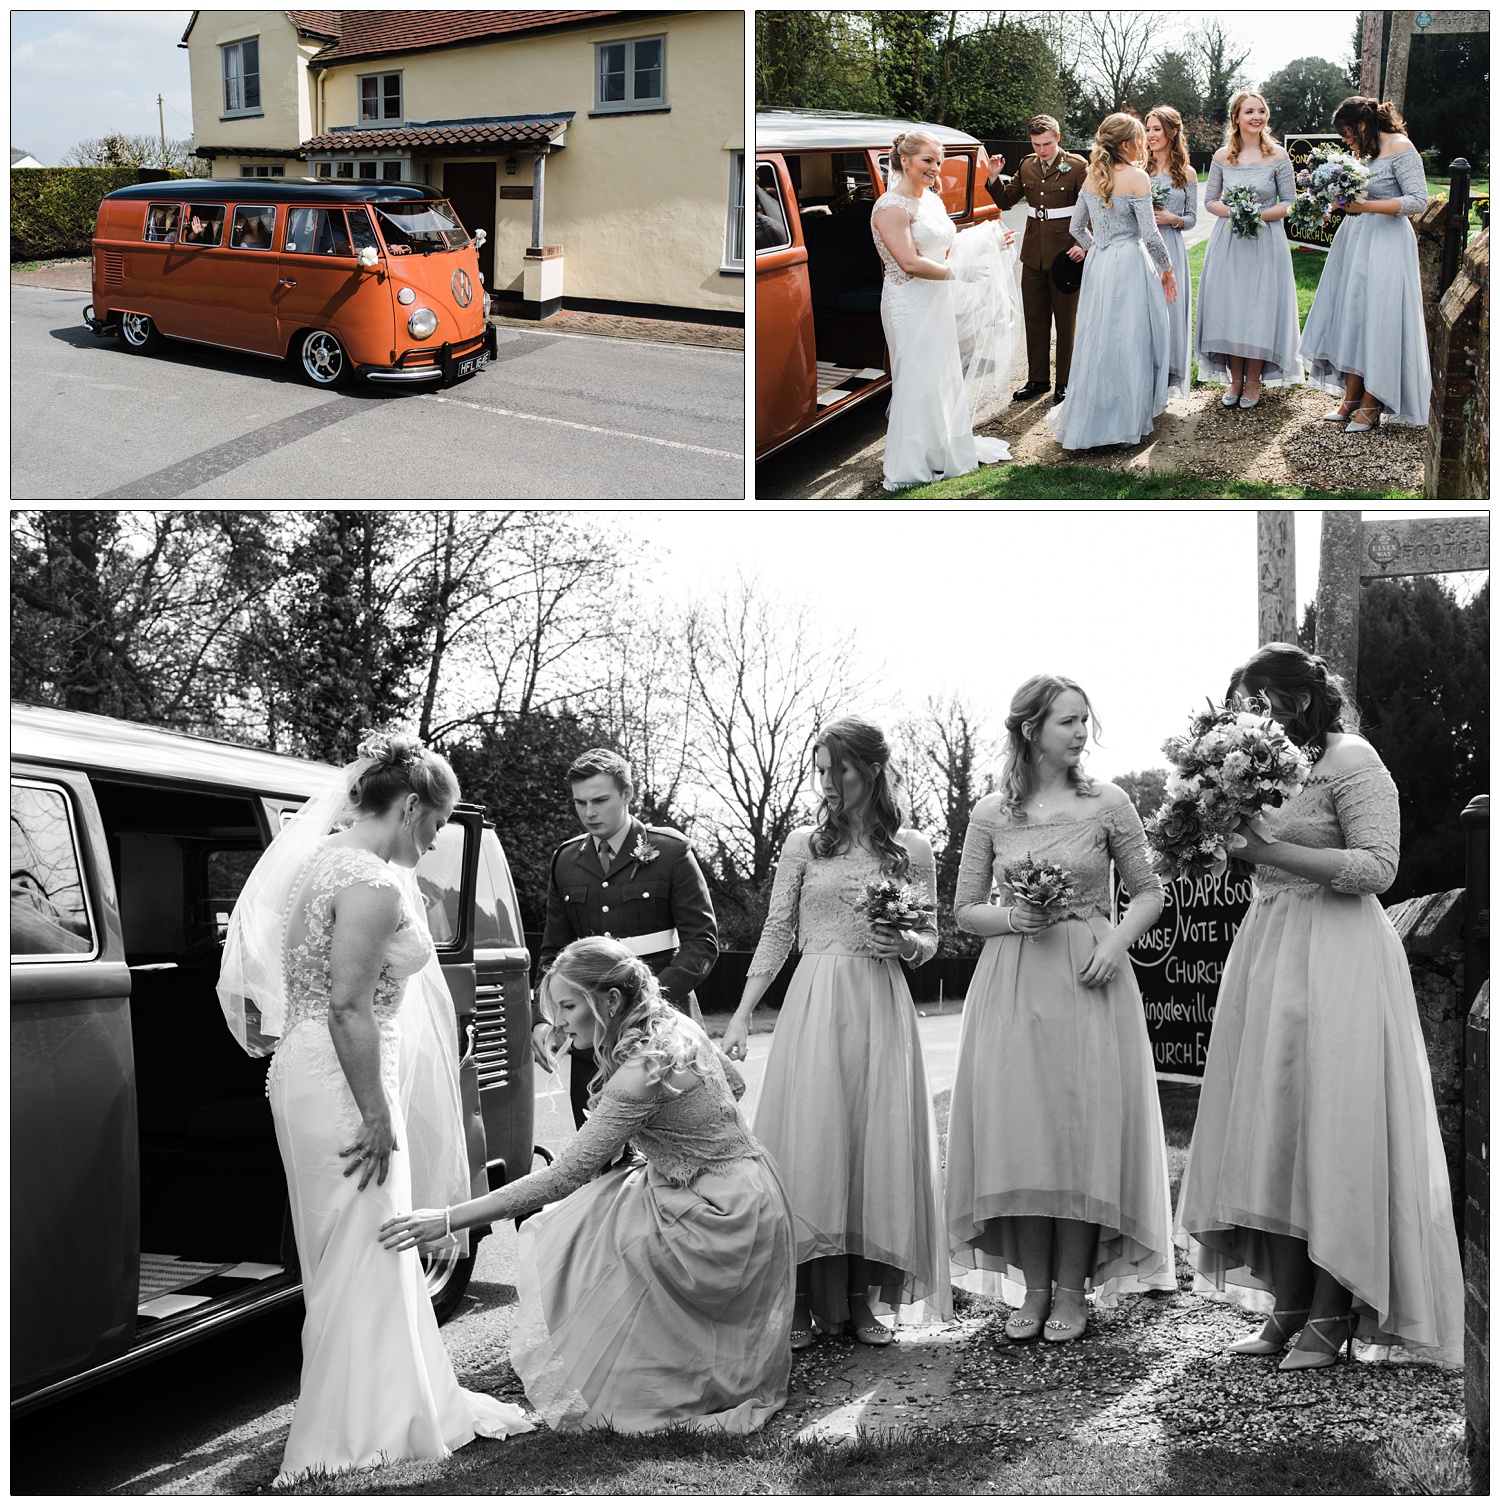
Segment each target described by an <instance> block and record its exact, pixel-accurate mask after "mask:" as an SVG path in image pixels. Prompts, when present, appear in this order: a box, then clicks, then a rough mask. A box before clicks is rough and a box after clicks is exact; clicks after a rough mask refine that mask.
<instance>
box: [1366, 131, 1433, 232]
mask: <svg viewBox="0 0 1500 1506" xmlns="http://www.w3.org/2000/svg"><path fill="white" fill-rule="evenodd" d="M1365 166H1366V167H1368V168H1369V169H1370V186H1369V187H1368V188H1367V189H1366V190H1365V197H1366V198H1367V199H1400V200H1401V213H1402V214H1406V215H1416V214H1421V213H1422V211H1423V210H1424V209H1426V208H1427V173H1426V170H1425V169H1424V168H1423V166H1422V155H1421V153H1420V152H1418V151H1417V149H1416V147H1414V146H1411V147H1408V148H1407V149H1406V150H1405V151H1404V152H1398V153H1397V154H1396V155H1395V156H1394V157H1366V158H1365Z"/></svg>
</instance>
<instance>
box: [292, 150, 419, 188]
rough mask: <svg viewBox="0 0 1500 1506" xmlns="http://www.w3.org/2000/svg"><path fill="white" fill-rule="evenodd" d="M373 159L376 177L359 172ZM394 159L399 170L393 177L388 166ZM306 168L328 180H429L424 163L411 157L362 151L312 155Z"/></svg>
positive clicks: (381, 181)
mask: <svg viewBox="0 0 1500 1506" xmlns="http://www.w3.org/2000/svg"><path fill="white" fill-rule="evenodd" d="M371 163H373V164H374V167H375V174H374V176H373V177H368V176H366V175H365V174H363V173H361V172H360V168H361V167H362V166H366V165H368V164H371ZM393 163H394V164H395V165H396V167H397V168H398V169H399V171H398V173H397V175H396V176H395V177H394V178H391V177H388V176H387V175H386V169H387V168H388V167H390V166H391V165H392V164H393ZM307 170H308V172H309V174H310V175H311V176H312V177H314V178H319V179H322V180H324V181H326V182H329V183H425V182H427V175H426V173H425V172H424V171H423V170H422V164H419V163H417V162H415V161H414V160H413V159H412V158H411V157H397V156H392V155H389V154H387V155H377V154H375V153H372V152H360V153H358V154H354V155H351V156H348V157H317V158H313V159H312V160H311V161H309V162H308V164H307Z"/></svg>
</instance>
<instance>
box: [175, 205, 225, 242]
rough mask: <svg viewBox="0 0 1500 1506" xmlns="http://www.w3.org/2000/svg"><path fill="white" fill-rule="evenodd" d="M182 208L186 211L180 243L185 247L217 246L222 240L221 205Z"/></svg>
mask: <svg viewBox="0 0 1500 1506" xmlns="http://www.w3.org/2000/svg"><path fill="white" fill-rule="evenodd" d="M183 207H184V209H186V210H187V215H186V218H185V222H184V224H183V227H182V243H183V244H184V245H185V246H217V245H218V244H219V242H220V241H222V240H223V239H224V206H223V205H222V204H191V205H184V206H183Z"/></svg>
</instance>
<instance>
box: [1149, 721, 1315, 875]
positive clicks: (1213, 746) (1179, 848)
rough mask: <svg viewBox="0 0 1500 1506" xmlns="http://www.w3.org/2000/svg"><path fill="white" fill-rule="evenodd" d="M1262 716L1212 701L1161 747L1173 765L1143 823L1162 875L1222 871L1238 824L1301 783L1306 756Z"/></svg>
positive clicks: (1285, 797)
mask: <svg viewBox="0 0 1500 1506" xmlns="http://www.w3.org/2000/svg"><path fill="white" fill-rule="evenodd" d="M1268 712H1269V708H1268V707H1266V706H1264V705H1261V706H1258V707H1255V708H1252V709H1245V708H1241V707H1235V706H1230V705H1225V706H1216V705H1215V704H1214V703H1213V702H1212V701H1210V702H1209V703H1208V710H1207V711H1200V712H1198V713H1197V714H1196V715H1195V716H1194V717H1193V719H1192V721H1191V722H1190V723H1189V724H1188V730H1187V731H1186V733H1180V734H1176V735H1174V736H1172V737H1169V738H1168V739H1167V740H1166V741H1165V742H1164V743H1163V744H1162V745H1161V748H1162V752H1163V753H1165V754H1166V755H1167V757H1168V758H1170V759H1171V760H1172V763H1173V764H1174V766H1175V768H1174V772H1173V774H1172V776H1171V777H1170V778H1169V779H1168V780H1167V788H1166V797H1167V798H1166V799H1165V801H1163V803H1162V805H1161V808H1160V809H1159V810H1158V811H1157V812H1156V814H1155V815H1154V816H1152V817H1151V819H1150V820H1149V821H1147V822H1146V823H1145V825H1146V840H1147V842H1149V843H1150V845H1151V847H1152V849H1153V850H1154V851H1155V853H1156V855H1157V856H1156V863H1155V866H1156V870H1157V872H1158V873H1160V874H1161V875H1162V876H1163V877H1164V878H1168V879H1174V878H1184V877H1196V876H1198V875H1200V874H1215V875H1217V874H1218V873H1221V872H1222V871H1223V866H1224V863H1225V862H1226V861H1227V859H1228V856H1229V850H1230V849H1229V839H1230V834H1231V833H1232V831H1233V830H1234V827H1235V825H1236V823H1237V822H1239V821H1242V820H1248V819H1249V818H1251V817H1254V816H1258V815H1259V814H1260V813H1261V811H1263V810H1267V809H1275V808H1276V807H1277V806H1279V805H1281V804H1282V802H1283V801H1285V800H1289V799H1290V798H1291V797H1292V796H1293V795H1295V794H1296V793H1297V792H1298V791H1299V790H1300V789H1301V788H1302V786H1303V785H1304V784H1305V783H1306V782H1307V776H1308V774H1309V772H1310V770H1311V767H1312V765H1311V763H1310V761H1309V759H1308V757H1307V754H1306V753H1304V752H1303V751H1302V749H1301V748H1299V747H1297V745H1296V744H1295V743H1293V742H1292V740H1291V739H1290V738H1289V737H1288V736H1287V735H1286V731H1285V729H1284V728H1283V727H1282V726H1281V724H1280V723H1279V722H1276V721H1274V720H1273V719H1272V718H1271V716H1270V715H1269V714H1268Z"/></svg>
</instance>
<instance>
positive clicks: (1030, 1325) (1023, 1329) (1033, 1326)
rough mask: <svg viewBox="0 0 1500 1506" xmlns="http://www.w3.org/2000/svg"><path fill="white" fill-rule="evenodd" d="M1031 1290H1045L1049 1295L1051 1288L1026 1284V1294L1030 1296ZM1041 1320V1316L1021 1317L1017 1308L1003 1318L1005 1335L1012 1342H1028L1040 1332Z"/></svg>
mask: <svg viewBox="0 0 1500 1506" xmlns="http://www.w3.org/2000/svg"><path fill="white" fill-rule="evenodd" d="M1032 1292H1046V1293H1047V1295H1048V1296H1049V1297H1050V1296H1051V1295H1052V1288H1051V1286H1028V1287H1027V1288H1026V1294H1027V1296H1030V1295H1031V1293H1032ZM1042 1321H1043V1320H1042V1319H1041V1318H1023V1317H1022V1316H1021V1313H1020V1310H1019V1309H1017V1311H1015V1312H1013V1313H1012V1314H1011V1315H1010V1317H1008V1318H1007V1319H1006V1320H1005V1337H1006V1338H1008V1339H1009V1340H1010V1341H1011V1342H1012V1343H1013V1344H1026V1343H1029V1342H1030V1341H1031V1340H1032V1339H1034V1338H1036V1337H1037V1335H1038V1334H1040V1333H1041V1331H1042Z"/></svg>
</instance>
